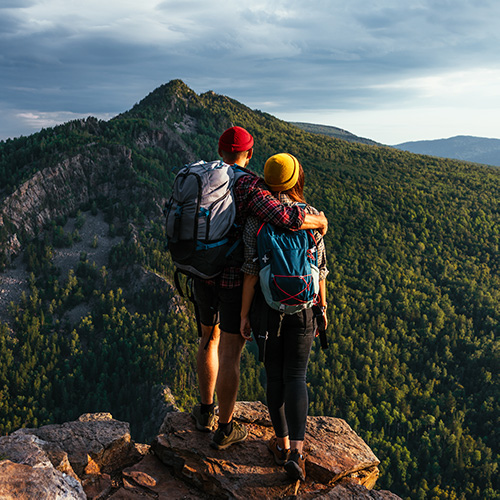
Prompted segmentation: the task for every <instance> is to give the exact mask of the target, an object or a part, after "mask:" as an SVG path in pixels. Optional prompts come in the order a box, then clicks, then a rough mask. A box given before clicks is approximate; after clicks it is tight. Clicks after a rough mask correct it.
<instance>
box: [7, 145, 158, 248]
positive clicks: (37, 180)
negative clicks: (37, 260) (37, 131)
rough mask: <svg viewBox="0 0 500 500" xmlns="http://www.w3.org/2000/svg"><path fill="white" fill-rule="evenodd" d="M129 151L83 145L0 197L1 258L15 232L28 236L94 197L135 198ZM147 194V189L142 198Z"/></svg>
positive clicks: (13, 243)
mask: <svg viewBox="0 0 500 500" xmlns="http://www.w3.org/2000/svg"><path fill="white" fill-rule="evenodd" d="M141 189H145V188H141V187H140V184H138V183H137V182H136V172H135V170H134V167H133V162H132V153H131V151H130V150H129V149H127V148H125V147H123V146H114V147H113V148H103V147H100V148H98V147H95V146H92V145H89V146H87V148H86V150H85V152H82V153H79V154H77V155H75V156H73V157H71V158H67V159H65V160H63V161H61V162H60V163H59V164H57V165H55V166H53V167H46V168H44V169H43V170H40V171H38V172H36V173H35V174H34V175H33V177H31V178H30V179H29V180H27V181H26V182H24V183H23V184H21V185H20V186H19V187H18V188H17V189H16V191H14V193H12V194H11V195H10V196H8V197H6V198H5V199H4V200H3V201H1V202H0V227H2V226H5V228H6V229H7V231H8V234H7V245H5V248H4V249H3V251H4V252H6V254H7V257H11V255H12V254H14V253H17V252H18V251H19V249H20V243H19V240H21V239H22V238H21V236H23V237H25V236H27V237H32V236H34V235H35V234H36V233H37V232H38V231H40V230H41V229H42V228H44V227H45V226H46V225H47V224H48V223H50V222H51V221H53V220H56V219H57V218H58V217H61V216H67V215H68V214H71V213H74V212H76V211H77V210H78V209H79V208H81V207H82V206H84V205H85V204H88V203H89V202H92V201H93V200H96V199H98V198H100V197H102V198H108V199H123V200H124V201H126V202H127V203H129V202H130V201H131V200H134V199H140V197H141ZM150 197H151V193H150V194H149V196H148V198H150Z"/></svg>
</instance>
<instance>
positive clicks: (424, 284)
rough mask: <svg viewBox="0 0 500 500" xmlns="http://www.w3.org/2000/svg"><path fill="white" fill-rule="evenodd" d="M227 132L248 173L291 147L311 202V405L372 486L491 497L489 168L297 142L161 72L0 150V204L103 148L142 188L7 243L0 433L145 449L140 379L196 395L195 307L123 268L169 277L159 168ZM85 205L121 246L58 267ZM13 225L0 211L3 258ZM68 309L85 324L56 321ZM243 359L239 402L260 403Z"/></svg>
mask: <svg viewBox="0 0 500 500" xmlns="http://www.w3.org/2000/svg"><path fill="white" fill-rule="evenodd" d="M231 124H235V125H240V126H243V127H245V128H247V129H248V130H249V131H250V132H251V133H252V134H253V135H254V137H255V141H256V150H255V155H254V158H253V160H252V163H251V168H253V169H254V170H256V171H262V166H263V163H264V161H265V159H266V158H267V157H269V156H270V155H271V154H274V153H276V152H281V151H287V152H290V153H292V154H293V155H295V156H297V158H299V160H300V161H301V162H302V164H303V166H304V169H305V172H306V195H307V199H308V201H309V202H310V203H311V204H312V205H314V206H315V207H316V208H318V209H321V210H323V211H324V212H325V213H326V215H327V217H328V219H329V224H330V225H329V231H328V234H327V236H326V238H325V241H326V246H327V251H328V267H329V269H330V275H329V278H328V296H329V300H328V302H329V309H328V314H329V320H330V324H331V326H330V329H329V335H330V347H329V349H328V350H326V351H323V350H321V349H320V347H319V342H318V345H315V347H314V351H313V353H312V358H311V363H310V368H309V375H308V382H309V387H310V413H311V414H312V415H331V416H335V417H339V418H344V419H345V420H346V421H347V422H348V423H349V424H350V425H351V426H352V427H353V428H354V430H356V432H358V433H359V434H360V435H361V436H362V437H363V438H364V439H365V440H366V442H367V443H368V444H369V446H370V447H371V448H372V449H373V450H374V452H375V454H376V455H377V456H378V457H379V458H380V460H381V462H382V463H381V477H380V479H379V481H378V482H377V487H380V488H384V489H390V490H391V491H393V492H394V493H397V494H398V495H400V496H401V497H403V498H409V499H410V498H411V499H433V498H436V499H467V500H469V499H478V500H479V499H481V500H483V499H494V498H500V495H499V493H498V491H499V489H500V485H499V484H498V476H499V473H498V463H499V449H498V443H499V415H500V412H499V401H500V391H499V376H498V375H499V374H498V367H499V341H498V334H499V332H500V259H499V244H500V171H499V170H498V169H493V168H487V167H480V166H477V165H468V164H465V163H463V162H454V161H451V160H444V159H442V160H440V159H438V158H429V157H422V156H418V155H413V154H410V153H407V152H403V151H398V150H395V149H392V148H386V147H379V146H368V145H363V144H356V143H349V142H346V141H342V140H338V139H334V138H331V137H327V136H321V135H316V134H314V135H313V134H310V133H307V132H305V131H303V130H301V129H299V128H297V127H295V126H293V125H291V124H288V123H286V122H282V121H280V120H278V119H276V118H274V117H273V116H271V115H268V114H266V113H262V112H259V111H253V110H251V109H249V108H247V107H246V106H244V105H242V104H240V103H238V102H237V101H234V100H232V99H230V98H228V97H225V96H220V95H217V94H214V93H212V92H208V93H206V94H202V95H197V94H195V93H194V92H193V91H192V90H190V89H189V88H187V87H186V86H185V85H184V84H183V83H182V82H180V81H178V80H177V81H173V82H170V83H169V84H166V85H164V86H162V87H160V88H159V89H157V90H155V91H154V92H153V93H151V94H150V95H149V96H147V97H146V98H145V99H144V100H143V101H141V102H140V103H139V104H137V105H136V106H134V107H133V108H132V109H131V110H130V111H128V112H126V113H123V114H121V115H119V116H118V117H116V118H114V119H113V120H110V121H109V122H101V121H97V120H95V119H88V120H86V121H76V122H70V123H68V124H65V125H62V126H60V127H56V128H53V129H47V130H43V131H41V132H40V133H38V134H34V135H32V136H30V137H26V138H19V139H15V140H8V141H6V142H0V209H1V207H2V204H3V202H4V201H5V200H6V199H7V197H8V196H10V195H12V194H13V193H14V195H15V196H16V193H17V192H18V191H16V190H17V188H18V187H19V186H20V185H21V184H22V183H23V182H25V181H27V180H28V179H30V178H32V176H33V174H34V173H35V172H37V171H39V170H40V169H43V168H46V167H48V166H54V165H57V164H59V163H60V162H61V161H62V160H63V159H64V158H66V157H69V156H74V155H76V154H81V155H83V156H85V155H86V156H88V157H92V155H94V156H93V157H94V158H97V157H98V153H99V152H100V151H102V150H104V149H105V150H107V151H115V150H116V151H118V150H119V148H123V147H125V148H126V151H128V152H129V153H130V155H128V153H127V154H124V157H126V158H129V159H130V162H131V165H132V167H131V170H130V171H127V179H129V181H128V182H129V184H130V185H132V186H133V187H134V189H135V188H138V187H140V194H137V195H136V196H135V197H129V198H127V197H121V198H120V197H117V198H110V197H103V196H96V197H95V198H94V199H89V201H88V203H87V204H86V205H83V206H81V207H78V209H79V210H78V211H72V212H70V213H66V212H65V210H64V207H63V206H61V209H60V210H61V213H60V215H59V217H58V218H57V219H55V220H53V221H52V223H51V224H50V225H49V227H48V228H46V230H45V231H41V230H40V231H38V232H37V234H36V236H35V237H31V236H29V235H28V234H25V233H23V232H22V231H18V232H17V233H16V234H17V235H18V238H19V240H20V241H21V242H22V244H23V246H24V248H25V251H24V254H23V255H24V257H23V258H24V262H25V265H26V266H27V269H28V271H29V273H30V277H29V289H28V291H27V292H25V293H24V294H22V296H21V298H20V300H19V302H18V303H15V304H12V305H11V306H10V307H9V316H8V318H7V319H8V321H5V323H3V324H2V323H0V434H6V433H9V432H11V431H13V430H14V429H16V428H17V427H20V426H30V425H42V424H45V423H49V422H61V421H64V420H69V419H73V418H75V417H77V416H78V415H80V414H81V413H84V412H92V411H110V412H111V413H112V414H113V416H114V417H115V418H117V419H120V420H127V421H129V422H131V424H132V430H133V432H134V433H135V436H136V437H137V439H148V438H149V437H150V436H151V433H152V432H154V430H155V429H154V428H152V427H151V426H150V424H149V423H148V418H149V415H150V413H151V412H152V410H153V407H152V404H153V403H152V401H151V397H150V395H151V393H152V392H154V388H155V386H157V385H158V384H165V383H166V384H168V385H169V386H170V387H171V389H172V392H173V393H174V394H175V396H176V398H177V399H178V403H179V405H180V406H182V407H184V408H189V407H190V406H191V405H192V404H193V403H194V401H195V400H196V398H197V393H196V374H195V371H194V368H195V361H194V360H195V351H196V346H197V340H196V337H197V334H196V331H195V330H196V328H195V324H194V321H193V315H192V313H191V312H190V310H189V306H188V305H187V306H185V307H180V308H178V307H173V306H172V302H171V295H172V292H171V291H169V288H168V287H167V286H165V287H161V286H152V285H151V284H148V282H146V281H145V282H141V281H139V276H142V274H141V272H143V271H147V272H150V273H152V272H154V273H157V274H158V275H160V276H164V277H167V278H169V277H171V275H172V265H171V262H170V260H169V258H168V255H167V254H166V253H165V252H164V249H163V225H162V224H163V219H162V215H161V204H162V201H163V200H164V198H165V197H166V196H168V193H169V188H170V185H171V182H172V179H173V178H174V176H175V171H176V168H178V167H179V166H182V165H183V164H184V163H186V162H188V161H191V160H194V159H197V158H203V159H206V160H209V159H213V158H215V157H216V149H217V140H218V137H219V135H220V133H221V132H222V131H223V130H224V129H225V128H227V127H228V126H230V125H231ZM120 151H121V150H120ZM127 161H128V160H127ZM145 194H146V195H145ZM0 214H1V212H0ZM95 214H103V215H104V217H105V218H106V221H107V223H108V225H109V232H110V234H112V235H113V236H116V237H119V238H120V242H119V243H118V244H116V245H115V246H114V247H113V248H112V250H111V252H110V254H109V260H108V262H107V264H106V265H105V266H103V267H97V266H96V265H94V264H93V263H92V261H91V260H89V259H88V258H87V256H86V255H85V252H82V254H80V259H79V263H78V265H77V266H75V269H74V270H72V271H69V274H66V275H65V274H64V273H62V272H61V270H60V269H58V268H57V266H55V265H54V263H53V255H54V251H55V250H56V249H58V248H71V246H72V245H75V243H76V242H77V241H78V238H79V232H78V228H80V230H82V229H81V228H82V227H84V224H89V223H90V222H89V221H90V220H92V217H93V216H94V215H95ZM68 220H69V221H72V222H73V226H71V227H74V228H75V229H74V230H72V231H71V232H68V231H67V230H65V229H64V228H65V227H68V226H65V224H66V222H68ZM13 227H14V221H13V220H11V219H9V218H8V217H6V216H5V215H4V219H3V224H0V243H1V244H2V247H6V246H7V244H8V242H9V241H11V235H12V234H13V231H14V230H13ZM96 244H97V242H96ZM2 266H8V258H7V256H3V257H1V256H0V267H2ZM141 270H142V271H141ZM1 278H2V275H1V274H0V279H1ZM78 307H85V308H86V314H85V316H84V317H83V318H82V319H78V320H77V321H75V322H72V321H71V319H68V317H69V318H71V317H72V315H71V314H69V313H71V312H72V311H75V309H76V308H78ZM252 349H253V347H251V346H250V345H249V346H248V349H246V350H245V352H244V357H243V364H242V366H243V367H242V377H241V380H242V381H241V388H240V394H239V397H240V398H241V399H262V400H265V393H264V389H263V386H262V382H263V380H264V378H263V370H262V367H261V366H260V365H259V364H258V362H257V361H256V359H255V356H254V352H253V350H252Z"/></svg>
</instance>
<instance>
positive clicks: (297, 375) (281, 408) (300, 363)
mask: <svg viewBox="0 0 500 500" xmlns="http://www.w3.org/2000/svg"><path fill="white" fill-rule="evenodd" d="M264 178H265V181H266V184H267V185H268V186H269V188H270V190H271V191H272V192H273V194H274V195H275V196H276V197H277V198H278V199H279V200H280V201H281V202H282V203H288V204H296V203H301V204H305V211H306V213H313V214H317V213H318V211H317V210H316V209H315V208H313V207H311V206H309V205H307V204H306V201H305V199H304V193H303V191H304V170H303V168H302V166H301V165H300V163H299V161H298V160H297V159H296V158H295V157H294V156H292V155H290V154H287V153H280V154H277V155H274V156H272V157H271V158H269V159H268V160H267V162H266V164H265V167H264ZM260 225H261V222H260V221H259V220H258V219H256V218H249V219H247V222H246V225H245V230H244V235H243V240H244V243H245V263H244V265H243V267H242V271H243V272H244V273H245V275H244V282H243V299H242V308H241V329H240V331H241V335H242V336H243V337H244V338H245V339H246V340H251V335H250V334H251V328H250V309H251V306H252V308H253V309H258V310H256V311H255V312H256V314H255V317H258V318H259V319H260V321H262V318H266V320H265V321H266V325H265V330H266V331H268V332H269V336H268V339H267V341H266V347H265V359H264V364H265V369H266V375H267V404H268V408H269V414H270V417H271V421H272V424H273V428H274V431H275V436H273V438H271V440H270V441H269V443H268V448H269V450H270V451H271V452H272V454H273V455H274V459H275V461H276V463H277V464H278V465H284V466H285V470H286V472H287V474H288V475H289V476H290V477H291V478H292V479H301V480H302V481H304V480H305V476H306V472H305V457H304V453H303V448H304V436H305V430H306V421H307V413H308V407H309V398H308V393H307V385H306V372H307V365H308V362H309V354H310V351H311V346H312V343H313V340H314V337H315V333H316V324H315V319H314V315H313V311H312V309H311V308H309V309H304V310H303V311H301V312H299V313H297V314H293V315H280V313H279V312H278V311H275V310H274V309H271V308H270V307H269V306H268V305H267V303H266V302H265V301H264V300H262V294H261V293H260V290H259V289H257V295H256V296H255V291H256V288H255V287H256V284H257V283H258V279H259V278H258V275H259V271H260V267H259V263H258V260H259V259H258V258H256V256H257V244H256V241H257V231H258V229H259V226H260ZM315 237H316V241H317V242H318V243H317V257H318V260H317V262H318V267H319V269H320V276H319V280H320V281H319V297H318V299H317V302H318V305H319V306H320V307H321V313H322V315H323V318H324V321H325V327H326V286H325V278H326V275H327V274H328V270H327V269H326V257H325V246H324V243H323V241H322V239H321V235H320V234H319V233H317V232H316V234H315ZM254 296H255V301H254V303H253V305H252V301H253V300H254ZM259 298H260V299H259ZM263 308H267V310H264V309H263ZM264 313H265V314H264ZM252 326H253V329H254V331H255V330H256V325H255V320H254V317H253V315H252Z"/></svg>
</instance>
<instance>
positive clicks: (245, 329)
mask: <svg viewBox="0 0 500 500" xmlns="http://www.w3.org/2000/svg"><path fill="white" fill-rule="evenodd" d="M240 334H241V336H242V337H243V338H244V339H245V340H247V341H248V342H252V341H253V339H252V329H251V328H250V319H249V318H248V316H245V317H242V318H241V323H240Z"/></svg>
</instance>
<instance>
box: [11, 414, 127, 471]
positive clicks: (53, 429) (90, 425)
mask: <svg viewBox="0 0 500 500" xmlns="http://www.w3.org/2000/svg"><path fill="white" fill-rule="evenodd" d="M22 434H28V435H34V436H37V437H38V438H40V439H42V440H43V441H46V442H48V443H55V444H58V445H59V446H60V447H61V448H62V449H63V450H64V451H65V452H66V453H67V454H68V459H69V462H70V463H71V466H72V467H73V470H74V471H75V473H76V474H77V476H78V477H80V478H82V477H85V476H86V475H91V474H97V473H101V472H102V473H110V472H113V471H115V470H118V469H120V468H123V466H124V465H126V464H129V463H130V458H129V457H130V455H131V453H132V449H133V444H132V442H131V439H130V425H129V424H128V423H127V422H120V421H118V420H114V419H113V418H112V416H111V415H110V414H109V413H97V414H85V415H82V416H81V417H80V418H79V419H78V420H77V421H74V422H66V423H64V424H60V425H57V424H56V425H47V426H44V427H40V428H39V429H19V430H17V431H15V432H14V433H13V434H12V436H17V435H22Z"/></svg>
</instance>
